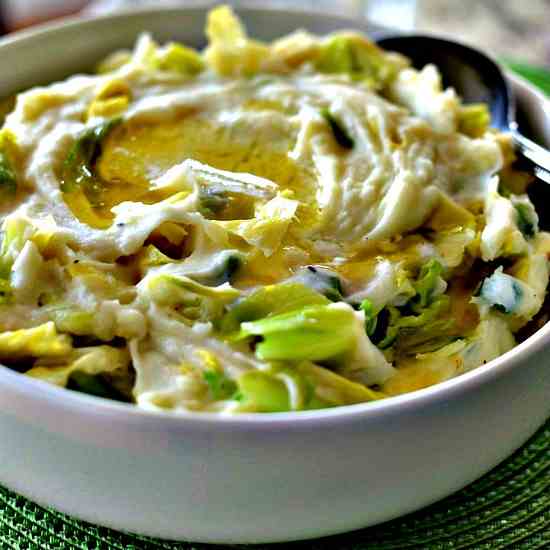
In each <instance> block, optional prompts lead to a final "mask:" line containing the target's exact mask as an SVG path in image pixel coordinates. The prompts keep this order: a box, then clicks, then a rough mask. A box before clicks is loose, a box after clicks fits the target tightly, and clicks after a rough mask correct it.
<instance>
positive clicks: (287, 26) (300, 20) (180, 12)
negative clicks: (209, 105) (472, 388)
mask: <svg viewBox="0 0 550 550" xmlns="http://www.w3.org/2000/svg"><path fill="white" fill-rule="evenodd" d="M237 11H238V13H239V14H240V15H241V17H242V18H243V20H244V21H245V24H246V26H247V29H248V32H249V34H250V35H251V36H254V37H257V38H260V39H264V40H270V39H274V38H276V37H279V36H281V35H283V34H286V33H289V32H292V31H294V30H296V29H297V28H304V29H308V30H310V31H312V32H314V33H316V34H325V33H328V32H332V31H335V30H337V29H350V28H353V29H357V30H360V31H363V32H366V33H367V34H371V35H372V34H374V33H377V32H380V31H382V30H383V29H382V28H381V27H379V26H376V25H372V24H370V23H369V22H367V21H364V20H352V19H347V18H343V17H336V16H333V15H331V16H327V15H323V14H319V13H308V12H300V11H284V10H265V9H241V10H237ZM205 15H206V9H205V8H187V9H155V10H139V11H135V12H129V13H120V14H116V15H110V16H104V17H99V18H94V19H88V20H83V19H78V18H70V19H67V20H65V21H63V22H62V23H55V24H53V25H45V26H41V27H38V28H36V29H32V30H30V31H24V32H21V33H17V34H15V35H11V36H8V37H6V38H4V39H2V40H0V50H1V51H2V52H3V55H2V58H1V59H2V61H0V63H3V64H4V71H3V74H4V78H3V79H1V80H0V97H2V96H7V95H9V94H12V93H15V92H17V91H19V90H23V89H26V88H28V87H31V86H34V85H41V84H47V83H48V82H52V81H55V80H59V79H62V78H64V77H66V76H69V75H72V74H75V73H78V72H87V71H90V70H91V69H92V68H93V67H94V65H95V64H96V63H97V62H98V61H99V60H101V59H102V58H103V57H104V56H105V55H107V54H108V53H111V52H112V51H114V50H116V49H120V48H131V47H132V46H133V45H134V43H135V40H136V37H137V36H138V35H139V34H140V33H142V32H150V33H151V34H152V35H153V36H154V38H155V39H156V40H158V41H159V42H166V41H169V40H180V41H182V42H184V43H186V44H189V45H192V46H194V47H198V48H201V47H203V46H204V45H205V37H204V30H203V29H204V24H205ZM68 45H69V46H68ZM510 79H511V81H512V84H513V87H514V91H515V94H516V97H517V101H518V113H519V119H520V121H521V123H522V124H523V125H524V128H523V129H524V131H525V133H526V134H528V135H531V136H532V137H533V138H535V139H538V141H539V142H540V143H541V144H545V145H546V146H547V147H550V102H549V101H548V100H546V99H545V98H544V97H543V95H542V94H540V93H538V92H537V91H536V90H534V89H533V88H531V87H529V85H528V84H527V83H526V82H525V81H523V80H521V79H519V78H517V77H513V76H510ZM543 331H544V338H545V339H547V337H548V333H549V332H550V327H545V329H543ZM538 337H539V338H540V337H541V334H539V335H538ZM529 340H531V339H529ZM526 343H527V342H525V343H524V344H522V345H521V346H520V348H521V349H522V350H525V349H526V348H525V344H526ZM516 350H517V348H516ZM491 363H493V362H491ZM495 366H497V365H495ZM488 367H491V365H488ZM2 370H4V369H2ZM484 370H485V367H484ZM470 374H472V373H470ZM0 375H3V376H2V377H4V376H7V379H10V378H11V377H12V373H4V372H0ZM468 376H469V375H465V377H468ZM461 378H463V377H461ZM452 383H453V385H454V384H455V383H456V380H455V381H452ZM33 384H34V381H32V380H25V384H23V385H25V386H27V385H28V388H29V389H31V387H32V386H33ZM446 384H447V383H443V385H446ZM438 386H441V384H440V385H438ZM51 392H52V395H53V394H55V393H56V389H55V388H51ZM48 393H49V392H48ZM414 393H417V392H414ZM74 398H75V399H77V398H78V399H84V400H86V399H89V398H87V397H84V396H80V395H78V396H77V395H75V396H74ZM91 399H92V400H93V401H97V400H96V399H95V398H91ZM100 401H103V400H100ZM388 401H392V399H390V400H388ZM346 408H347V407H346Z"/></svg>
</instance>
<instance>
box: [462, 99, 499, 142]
mask: <svg viewBox="0 0 550 550" xmlns="http://www.w3.org/2000/svg"><path fill="white" fill-rule="evenodd" d="M490 125H491V113H490V112H489V108H488V107H487V104H486V103H472V104H470V105H462V107H461V108H460V110H459V113H458V131H459V132H461V133H462V134H466V135H467V136H469V137H472V138H478V137H481V136H482V135H483V134H484V133H485V132H486V131H487V130H488V129H489V126H490Z"/></svg>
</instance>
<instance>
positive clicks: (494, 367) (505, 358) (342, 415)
mask: <svg viewBox="0 0 550 550" xmlns="http://www.w3.org/2000/svg"><path fill="white" fill-rule="evenodd" d="M214 5H215V3H212V4H211V3H206V4H201V5H197V4H192V5H189V6H181V7H173V6H163V7H156V8H150V7H149V8H147V7H146V8H137V9H131V8H130V9H123V10H120V11H117V12H116V13H112V14H101V15H94V16H91V17H90V16H84V15H77V16H74V15H73V16H69V17H63V18H61V19H58V20H56V21H55V22H53V23H51V22H50V23H45V24H41V25H37V26H35V27H32V28H31V29H24V30H21V31H17V32H15V33H12V34H10V35H7V36H6V37H3V38H1V39H0V49H2V48H4V47H7V46H17V44H18V43H20V42H25V41H27V40H34V39H37V38H39V37H42V36H45V35H48V34H56V33H60V32H63V31H65V30H67V29H68V28H74V27H80V26H86V25H96V24H100V25H101V24H102V23H103V24H108V23H114V22H116V21H117V20H124V19H127V18H129V17H130V18H131V17H136V18H137V17H142V16H144V15H146V16H151V17H154V16H157V15H158V14H159V13H171V12H173V13H178V14H180V13H181V12H199V13H206V12H207V11H208V10H209V9H211V8H212V7H213V6H214ZM235 11H236V12H237V13H241V14H243V16H244V17H246V14H247V13H258V12H264V13H265V12H267V13H271V12H276V13H278V14H283V15H284V14H286V15H287V16H292V15H296V14H300V15H303V16H306V17H307V16H310V17H317V18H321V19H322V18H326V17H330V18H331V19H336V20H337V21H338V22H341V23H342V25H343V28H345V26H346V25H347V26H348V27H347V28H354V27H356V26H357V25H356V24H355V23H354V20H353V19H351V18H349V17H345V16H341V15H334V14H328V13H326V14H324V13H319V12H315V11H311V10H302V9H296V10H295V9H280V8H276V7H261V8H260V7H247V6H243V7H238V8H236V9H235ZM365 22H366V24H368V25H370V26H371V27H372V28H373V31H376V30H377V29H378V30H383V27H381V26H379V25H376V24H372V23H368V22H367V21H366V20H365ZM422 34H430V35H432V36H440V37H441V38H443V39H449V37H448V36H446V35H438V34H436V33H422ZM489 55H490V54H489ZM506 77H507V78H508V79H509V80H510V81H511V82H512V83H513V84H515V85H516V86H517V87H520V88H523V89H526V90H527V91H528V92H529V93H530V94H532V95H533V96H534V97H535V99H536V100H537V101H539V102H540V103H541V104H542V105H543V106H544V109H545V112H547V114H548V119H549V121H550V109H548V110H547V109H546V105H547V104H548V105H550V101H549V100H548V99H547V98H546V96H545V95H544V94H543V93H542V92H541V91H540V90H538V89H537V88H536V87H534V86H532V85H531V84H530V83H529V82H527V81H526V80H525V79H523V78H521V77H519V76H517V75H514V74H511V73H510V72H509V71H506ZM515 95H516V94H514V96H515ZM548 345H550V322H548V323H546V324H545V325H544V326H543V327H542V328H540V329H539V330H538V331H537V332H535V333H534V334H533V335H531V336H530V337H529V338H527V339H526V340H524V341H523V342H521V343H520V344H518V345H516V346H515V347H514V348H512V349H511V350H509V351H507V352H506V353H504V354H502V355H500V356H499V357H497V358H495V359H493V360H491V361H489V362H488V363H487V364H485V365H480V366H479V367H477V368H475V369H473V370H471V371H469V372H466V373H463V374H461V375H459V376H457V377H455V378H451V379H449V380H445V381H443V382H439V383H437V384H434V385H432V386H429V387H427V388H422V389H419V390H414V391H411V392H408V393H405V394H400V395H395V396H390V397H387V398H384V399H381V400H379V401H370V402H366V403H357V404H354V405H343V406H338V407H333V408H327V409H318V410H312V411H291V412H279V413H238V414H221V415H216V414H212V413H211V412H204V411H164V410H158V411H157V410H152V409H143V408H139V407H137V406H136V405H135V404H132V403H123V402H118V401H114V400H110V399H106V398H101V397H95V396H92V395H88V394H84V393H80V392H76V391H71V390H69V391H68V390H67V389H66V388H59V387H56V386H52V385H51V384H48V383H46V382H43V381H41V380H37V379H36V380H35V379H32V378H30V377H26V376H24V375H21V374H20V373H17V372H14V371H12V370H11V369H9V368H8V367H5V366H3V365H1V364H0V387H1V388H3V389H4V391H5V390H10V391H11V392H12V393H13V394H15V395H17V396H18V397H21V398H24V399H26V400H28V401H32V402H35V403H37V404H38V403H40V404H44V405H47V406H49V407H50V408H57V409H58V410H60V411H61V412H71V413H73V414H77V415H79V416H85V417H95V418H96V419H97V418H98V417H104V418H106V419H108V420H109V421H111V420H114V421H117V422H124V423H126V424H132V425H140V426H144V425H147V424H149V423H153V424H157V423H159V422H161V423H162V424H164V425H166V427H168V426H170V427H174V428H181V427H198V428H199V429H200V428H201V427H203V426H205V427H208V428H209V429H212V428H216V427H219V428H221V429H225V428H227V427H231V428H234V429H243V428H244V429H246V428H247V427H250V426H260V427H261V428H262V429H269V428H273V429H277V430H279V429H281V428H284V429H291V428H300V427H302V426H304V424H305V425H306V426H308V427H311V425H317V424H323V425H328V424H330V425H334V424H342V423H348V422H349V421H351V420H357V419H361V420H367V419H371V418H373V417H378V416H389V415H393V414H400V415H401V414H405V413H406V412H410V411H412V410H419V409H421V408H423V407H425V406H428V405H434V404H437V403H440V402H448V401H449V400H451V399H452V398H457V397H460V396H461V395H463V394H466V393H468V392H470V391H473V390H475V389H476V388H480V387H481V386H484V385H485V384H489V383H491V382H493V381H495V380H498V379H499V378H502V377H504V376H505V375H506V374H507V373H508V372H509V371H511V370H512V369H515V368H516V367H520V366H521V364H522V363H523V362H524V361H526V360H528V359H529V357H531V356H532V355H534V354H537V353H539V352H541V351H542V349H543V348H545V347H546V346H548Z"/></svg>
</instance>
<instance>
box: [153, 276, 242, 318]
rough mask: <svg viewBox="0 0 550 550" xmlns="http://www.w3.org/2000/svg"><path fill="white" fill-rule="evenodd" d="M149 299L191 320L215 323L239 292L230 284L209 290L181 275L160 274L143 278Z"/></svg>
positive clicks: (207, 287)
mask: <svg viewBox="0 0 550 550" xmlns="http://www.w3.org/2000/svg"><path fill="white" fill-rule="evenodd" d="M146 281H147V286H146V288H147V292H148V294H149V296H150V297H151V298H152V299H153V300H154V301H155V302H156V303H158V304H159V305H162V306H168V307H173V308H175V310H176V311H177V312H178V313H180V314H181V315H182V316H183V317H185V318H186V319H189V320H192V321H202V322H207V321H217V320H219V319H221V317H222V316H223V314H224V311H225V307H226V306H227V305H228V304H230V303H231V302H234V301H235V300H236V298H238V296H239V294H240V293H239V291H238V290H235V289H234V288H232V287H230V286H229V285H221V286H219V287H209V286H205V285H202V284H200V283H198V282H196V281H194V280H192V279H189V278H188V277H184V276H182V275H178V276H176V275H169V274H161V275H156V276H154V277H150V278H148V279H146Z"/></svg>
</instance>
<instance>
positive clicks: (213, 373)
mask: <svg viewBox="0 0 550 550" xmlns="http://www.w3.org/2000/svg"><path fill="white" fill-rule="evenodd" d="M202 376H203V378H204V381H205V382H206V383H207V384H208V389H209V391H210V393H211V395H212V398H213V399H215V400H219V399H228V398H231V397H232V396H234V395H235V392H236V391H237V385H236V383H235V382H234V381H233V380H232V379H231V378H229V377H228V376H227V375H226V374H225V373H223V372H222V371H221V370H214V369H208V370H205V371H203V373H202Z"/></svg>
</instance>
